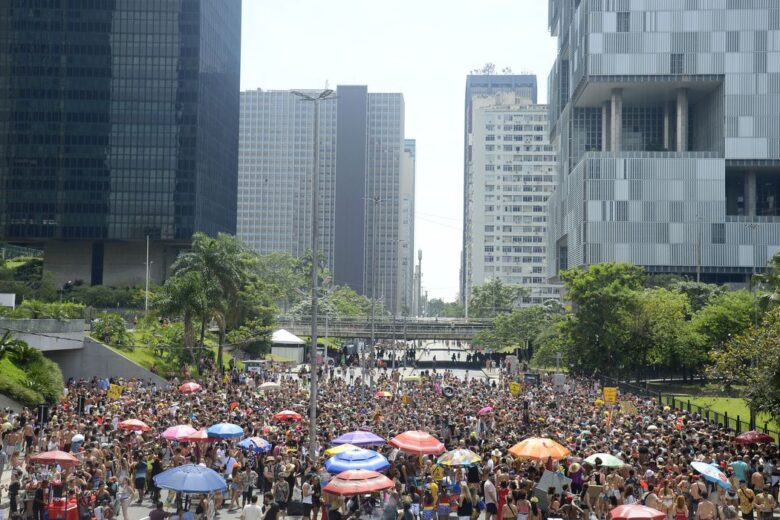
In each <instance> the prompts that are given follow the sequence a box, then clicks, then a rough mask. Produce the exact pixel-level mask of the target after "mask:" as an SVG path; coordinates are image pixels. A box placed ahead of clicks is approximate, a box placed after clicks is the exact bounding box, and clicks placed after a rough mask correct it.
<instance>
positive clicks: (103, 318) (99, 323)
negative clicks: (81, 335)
mask: <svg viewBox="0 0 780 520" xmlns="http://www.w3.org/2000/svg"><path fill="white" fill-rule="evenodd" d="M90 336H92V337H93V338H95V339H97V340H98V341H102V342H103V343H106V344H108V345H111V346H113V347H116V348H119V349H123V350H132V349H133V347H134V345H133V341H132V339H131V338H130V335H129V334H128V333H127V327H125V320H124V319H123V318H122V316H120V315H119V314H115V313H110V312H102V313H100V314H98V317H97V318H96V319H95V320H94V321H93V322H92V330H91V331H90Z"/></svg>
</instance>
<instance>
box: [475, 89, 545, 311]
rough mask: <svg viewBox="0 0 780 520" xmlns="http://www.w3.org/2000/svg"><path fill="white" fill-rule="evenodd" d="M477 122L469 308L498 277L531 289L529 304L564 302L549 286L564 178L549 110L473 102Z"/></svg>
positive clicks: (512, 100)
mask: <svg viewBox="0 0 780 520" xmlns="http://www.w3.org/2000/svg"><path fill="white" fill-rule="evenodd" d="M471 121H472V127H471V128H472V131H471V161H470V162H469V170H468V171H469V175H468V179H469V185H468V189H467V192H466V194H465V198H466V207H467V214H468V216H469V219H468V220H467V221H466V222H465V223H464V227H465V231H466V243H465V248H464V249H465V259H466V264H465V272H466V288H465V295H466V298H467V301H468V299H470V298H471V293H472V291H473V289H474V287H477V286H479V285H482V284H484V283H485V282H487V281H488V280H490V279H493V278H498V279H500V280H502V281H503V282H505V283H507V284H512V285H521V286H523V287H525V288H527V289H528V290H529V294H528V295H527V296H525V297H524V298H523V302H522V303H523V304H524V305H533V304H540V303H543V302H544V301H545V300H549V299H560V287H559V286H556V285H552V284H548V283H547V251H546V248H547V238H546V235H547V234H546V226H547V199H548V198H549V196H550V194H551V193H552V191H553V190H554V188H555V179H556V174H555V170H556V156H555V153H554V152H553V148H552V145H551V144H550V141H549V128H548V126H549V125H548V119H547V107H546V106H545V105H534V104H531V100H530V99H529V98H527V97H520V96H518V95H517V94H515V93H514V92H511V91H507V92H498V93H496V94H492V95H480V96H473V97H472V115H471Z"/></svg>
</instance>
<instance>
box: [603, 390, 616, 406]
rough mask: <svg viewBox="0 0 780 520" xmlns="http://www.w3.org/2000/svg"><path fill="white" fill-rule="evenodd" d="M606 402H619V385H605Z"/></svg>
mask: <svg viewBox="0 0 780 520" xmlns="http://www.w3.org/2000/svg"><path fill="white" fill-rule="evenodd" d="M604 402H605V403H606V404H615V403H617V387H614V386H605V387H604Z"/></svg>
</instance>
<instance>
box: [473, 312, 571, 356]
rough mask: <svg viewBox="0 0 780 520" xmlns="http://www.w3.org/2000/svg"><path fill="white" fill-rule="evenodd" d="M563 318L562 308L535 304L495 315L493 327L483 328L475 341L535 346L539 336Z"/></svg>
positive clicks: (485, 344)
mask: <svg viewBox="0 0 780 520" xmlns="http://www.w3.org/2000/svg"><path fill="white" fill-rule="evenodd" d="M562 318H563V309H562V308H561V307H559V306H554V305H532V306H529V307H523V308H520V309H515V310H513V311H512V312H510V313H504V314H499V315H498V316H496V317H495V318H493V323H492V326H491V327H490V329H488V330H484V331H481V332H479V333H478V334H477V336H476V337H475V338H474V343H475V344H477V345H480V346H483V347H485V348H488V349H493V350H495V349H500V348H503V347H520V348H523V349H524V350H527V349H533V348H535V341H536V338H537V337H538V336H539V335H540V334H541V333H542V332H543V331H545V329H547V328H549V327H552V326H553V325H554V324H555V323H556V322H558V321H560V320H561V319H562Z"/></svg>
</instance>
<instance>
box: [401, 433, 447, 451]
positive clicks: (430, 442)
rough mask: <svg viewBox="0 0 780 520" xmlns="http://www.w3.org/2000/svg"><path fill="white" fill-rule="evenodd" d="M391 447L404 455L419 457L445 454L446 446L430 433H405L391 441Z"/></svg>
mask: <svg viewBox="0 0 780 520" xmlns="http://www.w3.org/2000/svg"><path fill="white" fill-rule="evenodd" d="M390 445H391V446H395V447H396V448H398V449H399V450H401V451H403V452H404V453H414V454H417V455H439V454H440V453H444V444H442V443H441V441H440V440H439V439H437V438H436V437H434V436H433V435H431V434H430V433H426V432H421V431H413V430H410V431H408V432H403V433H402V434H401V435H396V436H395V437H393V438H392V439H390Z"/></svg>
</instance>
